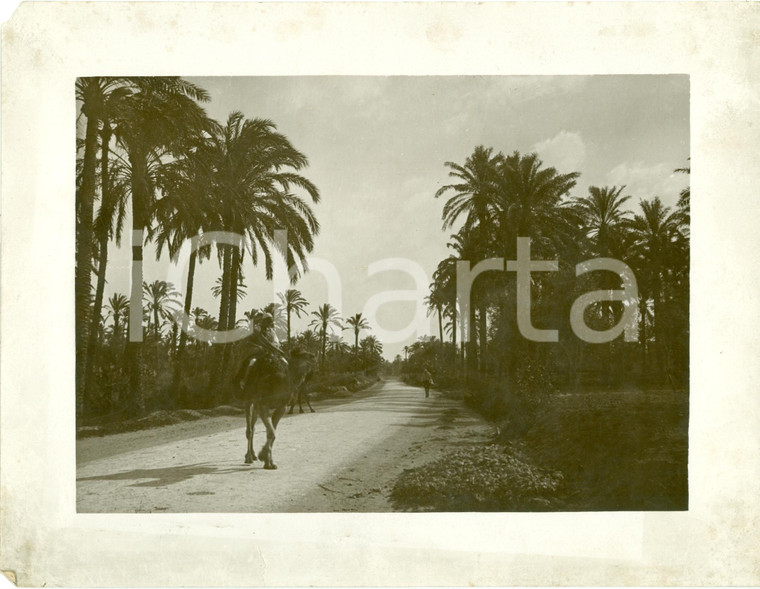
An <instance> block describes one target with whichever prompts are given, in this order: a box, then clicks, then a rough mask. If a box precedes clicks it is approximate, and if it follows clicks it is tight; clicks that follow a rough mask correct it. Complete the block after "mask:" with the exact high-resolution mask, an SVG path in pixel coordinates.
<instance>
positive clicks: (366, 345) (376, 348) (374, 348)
mask: <svg viewBox="0 0 760 589" xmlns="http://www.w3.org/2000/svg"><path fill="white" fill-rule="evenodd" d="M359 346H360V348H361V351H362V356H363V358H364V361H365V367H366V368H369V367H371V366H376V365H377V364H379V363H380V362H382V356H381V354H382V353H383V344H382V343H380V341H379V340H378V339H377V338H376V337H375V336H374V335H368V336H367V337H365V338H362V341H361V343H360V344H359Z"/></svg>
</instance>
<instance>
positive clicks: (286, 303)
mask: <svg viewBox="0 0 760 589" xmlns="http://www.w3.org/2000/svg"><path fill="white" fill-rule="evenodd" d="M277 296H278V297H279V298H280V303H281V304H282V308H284V309H285V315H286V316H287V322H288V325H287V330H288V347H290V316H291V314H292V313H295V314H296V317H301V315H302V314H303V313H305V312H306V306H307V305H308V304H309V303H308V302H307V301H306V299H305V298H303V295H302V294H301V291H299V290H296V289H294V288H290V289H288V290H286V291H285V292H284V293H278V295H277Z"/></svg>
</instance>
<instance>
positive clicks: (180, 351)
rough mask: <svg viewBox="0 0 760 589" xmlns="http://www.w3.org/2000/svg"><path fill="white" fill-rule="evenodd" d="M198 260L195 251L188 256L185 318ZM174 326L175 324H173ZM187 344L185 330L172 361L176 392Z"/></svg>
mask: <svg viewBox="0 0 760 589" xmlns="http://www.w3.org/2000/svg"><path fill="white" fill-rule="evenodd" d="M197 259H198V252H197V250H195V249H194V250H193V251H192V253H191V254H190V268H189V269H188V271H187V289H186V290H185V316H187V317H190V316H191V315H190V311H191V310H192V308H193V281H194V280H195V263H196V260H197ZM175 326H176V324H175ZM186 344H187V332H186V331H185V329H183V330H182V333H180V335H179V346H178V348H177V356H176V358H175V361H174V375H173V378H172V388H173V389H174V390H177V387H178V386H179V383H180V382H181V380H182V363H183V361H184V357H185V345H186Z"/></svg>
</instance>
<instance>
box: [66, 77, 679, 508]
mask: <svg viewBox="0 0 760 589" xmlns="http://www.w3.org/2000/svg"><path fill="white" fill-rule="evenodd" d="M72 93H73V96H72V101H75V103H76V121H75V128H76V266H75V268H72V270H73V271H74V272H75V280H74V288H75V293H74V300H75V305H76V309H75V311H76V312H75V324H76V332H75V337H76V390H75V391H76V400H75V401H76V432H75V435H76V510H77V513H168V512H171V513H249V512H250V513H286V512H295V513H298V512H315V513H331V512H362V513H375V512H479V511H488V512H547V511H550V512H591V511H684V510H688V509H689V492H688V488H689V485H688V482H689V477H688V450H689V439H688V432H689V382H690V374H689V357H690V355H689V333H690V313H689V307H690V289H689V284H690V282H689V279H690V274H689V268H690V262H689V261H690V244H689V242H690V203H689V199H690V188H689V186H690V171H691V160H690V155H691V154H690V150H689V145H690V119H689V107H690V79H689V76H687V75H588V76H570V75H565V76H471V75H456V76H454V75H452V76H250V77H183V76H176V77H80V78H77V79H76V83H75V87H72ZM61 222H62V223H63V222H67V220H66V219H61ZM61 294H62V295H64V294H66V293H61ZM72 343H73V342H72ZM72 435H74V432H72Z"/></svg>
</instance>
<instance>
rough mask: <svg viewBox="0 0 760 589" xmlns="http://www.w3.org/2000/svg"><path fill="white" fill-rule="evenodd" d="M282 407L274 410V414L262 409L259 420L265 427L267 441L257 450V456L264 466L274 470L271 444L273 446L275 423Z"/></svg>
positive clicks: (281, 412) (282, 410)
mask: <svg viewBox="0 0 760 589" xmlns="http://www.w3.org/2000/svg"><path fill="white" fill-rule="evenodd" d="M284 411H285V408H284V407H280V408H278V409H276V410H275V412H274V415H273V416H270V415H269V411H268V410H267V411H262V414H261V420H262V421H263V422H264V427H266V428H267V441H266V444H264V447H263V448H262V449H261V452H259V456H260V457H261V459H262V460H263V461H264V468H265V469H267V470H274V469H275V468H277V465H276V464H275V463H274V460H272V446H274V440H275V424H276V423H278V422H279V421H280V418H281V417H282V414H283V412H284Z"/></svg>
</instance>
